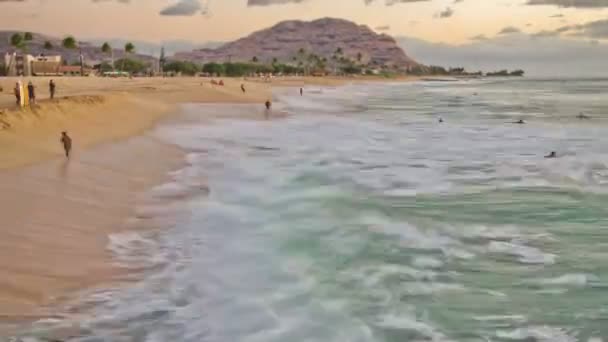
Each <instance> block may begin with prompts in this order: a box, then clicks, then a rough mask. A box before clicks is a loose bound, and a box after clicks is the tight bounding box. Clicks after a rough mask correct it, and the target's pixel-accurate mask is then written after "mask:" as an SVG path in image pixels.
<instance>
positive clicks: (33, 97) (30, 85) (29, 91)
mask: <svg viewBox="0 0 608 342" xmlns="http://www.w3.org/2000/svg"><path fill="white" fill-rule="evenodd" d="M27 95H28V96H29V98H30V105H33V104H36V92H35V89H34V84H33V83H32V81H30V82H28V84H27Z"/></svg>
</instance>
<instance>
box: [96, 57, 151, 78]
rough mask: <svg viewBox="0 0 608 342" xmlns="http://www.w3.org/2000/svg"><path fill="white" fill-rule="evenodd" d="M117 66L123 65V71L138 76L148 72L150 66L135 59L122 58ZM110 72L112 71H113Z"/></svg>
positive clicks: (117, 62)
mask: <svg viewBox="0 0 608 342" xmlns="http://www.w3.org/2000/svg"><path fill="white" fill-rule="evenodd" d="M115 64H118V65H121V71H126V72H129V73H132V74H138V73H142V72H145V71H147V70H148V65H147V64H146V63H144V62H142V61H138V60H135V59H129V58H121V59H119V60H117V61H116V63H115ZM102 65H103V64H102ZM110 68H111V67H110ZM109 71H111V69H110V70H109Z"/></svg>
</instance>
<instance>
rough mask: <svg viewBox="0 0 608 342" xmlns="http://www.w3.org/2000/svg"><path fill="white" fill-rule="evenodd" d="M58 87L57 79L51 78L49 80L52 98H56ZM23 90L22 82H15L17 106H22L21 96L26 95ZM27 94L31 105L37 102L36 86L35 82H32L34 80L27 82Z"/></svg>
mask: <svg viewBox="0 0 608 342" xmlns="http://www.w3.org/2000/svg"><path fill="white" fill-rule="evenodd" d="M56 88H57V86H56V84H55V81H54V80H50V81H49V93H50V94H51V100H52V99H54V98H55V89H56ZM21 92H22V87H21V83H19V82H17V83H16V84H15V89H14V93H15V100H16V103H17V106H21V98H22V96H23V95H24V94H22V93H21ZM27 95H28V98H29V99H30V105H33V104H36V87H34V84H33V83H32V81H29V82H28V84H27Z"/></svg>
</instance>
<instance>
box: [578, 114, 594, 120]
mask: <svg viewBox="0 0 608 342" xmlns="http://www.w3.org/2000/svg"><path fill="white" fill-rule="evenodd" d="M576 117H577V118H579V119H581V120H582V119H591V117H590V116H587V115H585V114H583V113H580V114H579V115H577V116H576Z"/></svg>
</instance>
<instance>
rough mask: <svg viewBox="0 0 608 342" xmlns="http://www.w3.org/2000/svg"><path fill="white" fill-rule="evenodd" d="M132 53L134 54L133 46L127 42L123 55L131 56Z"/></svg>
mask: <svg viewBox="0 0 608 342" xmlns="http://www.w3.org/2000/svg"><path fill="white" fill-rule="evenodd" d="M134 52H135V45H133V43H131V42H129V43H127V44H125V53H127V54H131V53H134Z"/></svg>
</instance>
